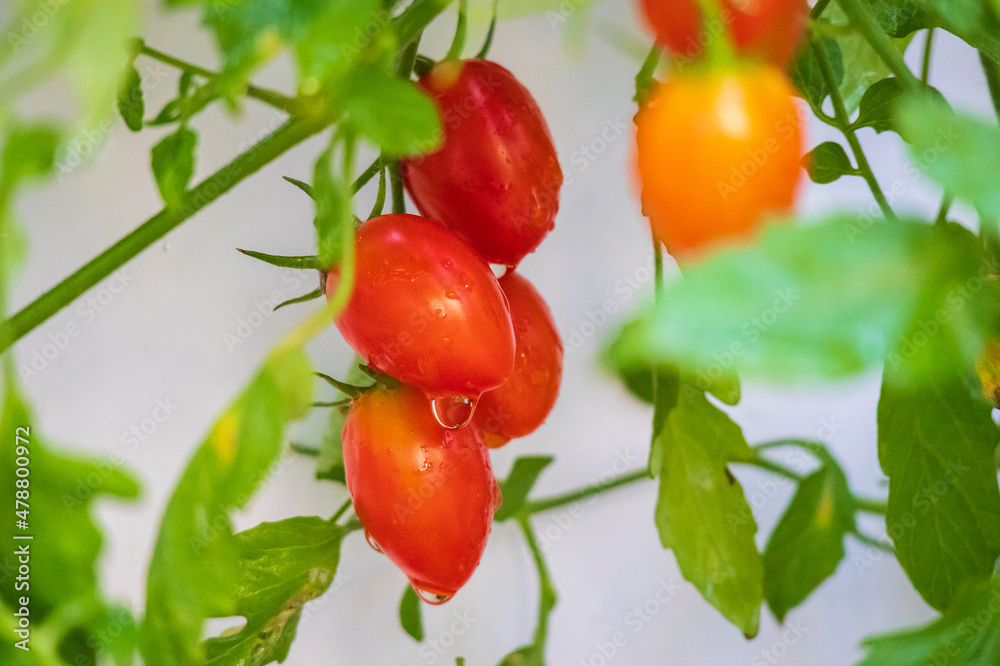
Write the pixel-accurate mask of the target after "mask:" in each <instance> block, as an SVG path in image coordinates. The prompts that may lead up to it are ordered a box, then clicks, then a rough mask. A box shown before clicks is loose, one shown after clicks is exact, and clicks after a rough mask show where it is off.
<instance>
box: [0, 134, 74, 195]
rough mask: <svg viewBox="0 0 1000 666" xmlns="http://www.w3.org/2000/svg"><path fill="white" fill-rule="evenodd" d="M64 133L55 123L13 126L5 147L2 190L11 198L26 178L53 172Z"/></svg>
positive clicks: (2, 163)
mask: <svg viewBox="0 0 1000 666" xmlns="http://www.w3.org/2000/svg"><path fill="white" fill-rule="evenodd" d="M60 139H61V132H60V131H59V129H58V128H57V127H55V126H54V125H49V124H43V123H39V124H35V125H23V126H15V127H12V128H9V129H8V131H7V136H6V140H5V143H4V147H3V158H2V161H0V168H2V169H3V171H2V176H3V181H2V191H3V193H4V195H5V196H7V197H9V196H10V195H11V194H12V193H13V191H14V189H15V188H16V187H17V185H19V184H20V183H21V181H23V180H29V179H32V178H41V177H43V176H47V175H49V174H50V173H52V169H53V167H54V166H55V161H56V151H57V150H58V148H59V141H60Z"/></svg>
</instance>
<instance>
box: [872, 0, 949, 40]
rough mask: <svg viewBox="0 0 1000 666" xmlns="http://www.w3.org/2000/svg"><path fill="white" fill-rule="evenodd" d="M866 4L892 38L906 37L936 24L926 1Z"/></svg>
mask: <svg viewBox="0 0 1000 666" xmlns="http://www.w3.org/2000/svg"><path fill="white" fill-rule="evenodd" d="M864 4H866V5H867V6H868V9H869V11H871V13H872V15H873V16H874V17H875V20H877V21H878V23H879V25H880V26H882V30H884V31H885V33H886V34H887V35H889V36H890V37H906V36H907V35H910V34H912V33H914V32H916V31H917V30H924V29H926V28H931V27H934V25H935V23H936V21H935V18H936V14H935V12H934V10H933V9H932V8H931V7H930V6H929V4H928V2H926V0H865V2H864Z"/></svg>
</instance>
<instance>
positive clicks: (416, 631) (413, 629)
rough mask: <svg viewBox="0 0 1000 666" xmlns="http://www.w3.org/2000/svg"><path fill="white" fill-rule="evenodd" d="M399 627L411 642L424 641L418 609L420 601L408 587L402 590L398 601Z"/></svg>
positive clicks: (422, 617)
mask: <svg viewBox="0 0 1000 666" xmlns="http://www.w3.org/2000/svg"><path fill="white" fill-rule="evenodd" d="M399 626H401V627H403V631H405V632H406V633H407V634H409V636H410V638H412V639H413V640H415V641H417V642H420V641H423V640H424V616H423V613H422V611H421V609H420V599H419V597H417V593H416V592H414V591H413V587H411V586H410V585H407V586H406V589H405V590H403V597H402V599H400V600H399Z"/></svg>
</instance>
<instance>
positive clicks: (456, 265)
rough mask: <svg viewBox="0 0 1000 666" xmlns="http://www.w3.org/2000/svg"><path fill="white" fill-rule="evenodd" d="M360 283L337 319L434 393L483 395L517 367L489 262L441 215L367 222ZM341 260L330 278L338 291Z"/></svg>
mask: <svg viewBox="0 0 1000 666" xmlns="http://www.w3.org/2000/svg"><path fill="white" fill-rule="evenodd" d="M356 248H357V254H356V266H357V268H356V277H355V283H354V291H353V293H352V295H351V298H350V300H349V301H348V303H347V306H346V307H345V308H344V309H343V311H342V312H341V313H340V314H339V315H338V316H337V317H336V319H335V323H336V324H337V329H338V330H340V333H341V335H343V336H344V340H346V341H347V343H348V344H350V345H351V346H352V347H353V348H354V349H355V351H357V352H358V353H359V354H360V355H361V356H363V357H364V358H365V360H367V361H368V363H370V364H371V365H373V366H374V367H376V368H378V369H379V370H381V371H382V372H384V373H386V374H388V375H389V376H391V377H394V378H396V379H398V380H400V381H402V382H405V383H407V384H413V385H414V386H417V387H419V388H421V389H423V390H424V391H425V392H426V393H427V394H428V395H430V396H432V397H437V396H465V397H469V398H472V399H476V398H478V397H479V395H480V394H481V393H482V392H483V391H488V390H490V389H493V388H496V387H497V386H499V385H500V384H502V383H503V382H504V381H505V380H506V379H507V377H508V376H510V373H511V369H512V368H513V367H514V329H513V328H512V326H511V323H510V311H509V310H508V308H507V303H506V300H505V298H504V295H503V292H502V291H501V290H500V285H499V284H498V283H497V279H496V277H494V275H493V272H492V271H491V270H490V267H489V266H488V265H487V264H486V262H484V261H483V259H482V258H481V257H479V256H478V255H477V254H476V253H475V252H474V251H473V250H472V249H471V248H470V247H469V246H468V245H466V244H465V243H464V242H462V240H460V239H459V238H457V237H456V236H455V235H454V234H452V233H451V232H450V231H448V229H446V228H445V227H443V226H442V225H440V224H438V223H436V222H432V221H430V220H427V219H424V218H422V217H417V216H416V215H383V216H381V217H377V218H374V219H372V220H369V221H368V222H365V223H364V224H363V225H361V228H360V229H359V230H358V235H357V242H356ZM339 279H340V273H339V270H338V269H333V270H331V271H330V274H329V276H328V278H327V290H326V293H327V295H328V296H332V295H333V294H334V292H335V291H336V287H337V282H338V281H339Z"/></svg>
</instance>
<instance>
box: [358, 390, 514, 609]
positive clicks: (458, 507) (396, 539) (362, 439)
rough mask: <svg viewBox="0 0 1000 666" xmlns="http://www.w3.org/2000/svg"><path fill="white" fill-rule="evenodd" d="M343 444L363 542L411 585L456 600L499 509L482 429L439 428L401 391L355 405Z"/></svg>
mask: <svg viewBox="0 0 1000 666" xmlns="http://www.w3.org/2000/svg"><path fill="white" fill-rule="evenodd" d="M343 439H344V470H345V472H346V479H347V488H348V490H349V491H350V493H351V497H352V498H353V500H354V509H355V511H357V514H358V518H359V519H360V520H361V523H362V525H364V527H365V529H366V530H367V532H368V534H369V535H370V537H371V538H372V539H374V541H376V542H377V543H378V546H379V548H380V549H381V551H382V552H383V553H385V554H386V555H387V556H388V557H389V559H390V560H392V562H393V563H394V564H395V565H396V566H398V567H399V568H400V569H401V570H402V571H403V573H404V574H406V576H407V578H409V579H410V582H411V583H412V584H413V585H414V586H415V587H417V588H419V589H420V590H423V591H425V592H427V593H428V594H430V595H440V596H441V597H450V596H452V595H453V594H455V592H457V591H458V589H459V588H461V587H462V586H463V585H464V584H465V583H466V582H467V581H468V580H469V578H470V577H471V576H472V573H473V572H474V571H475V569H476V567H477V566H478V565H479V560H480V558H481V557H482V554H483V550H484V549H485V548H486V540H487V538H488V537H489V534H490V530H491V527H492V524H493V513H494V511H495V510H496V508H497V507H498V506H499V503H500V490H499V488H498V486H497V483H496V480H495V479H494V477H493V471H492V468H491V467H490V460H489V455H488V454H487V451H488V449H487V448H486V447H485V445H484V444H483V439H482V434H481V433H480V432H479V429H478V428H477V427H476V426H474V425H470V426H467V427H465V428H461V429H459V430H446V429H444V428H442V427H441V426H440V425H438V423H437V421H435V419H434V416H433V414H432V412H431V407H430V403H429V401H428V399H427V398H426V396H424V395H423V393H422V392H421V391H420V390H418V389H416V388H414V387H412V386H406V385H405V384H404V385H400V386H399V387H398V388H395V389H385V388H375V389H372V390H369V391H367V392H366V393H364V394H363V395H362V396H361V397H360V398H358V399H356V400H355V401H354V403H353V404H352V406H351V409H350V412H349V413H348V416H347V421H346V423H345V425H344V432H343Z"/></svg>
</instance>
